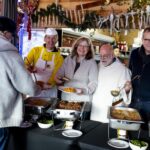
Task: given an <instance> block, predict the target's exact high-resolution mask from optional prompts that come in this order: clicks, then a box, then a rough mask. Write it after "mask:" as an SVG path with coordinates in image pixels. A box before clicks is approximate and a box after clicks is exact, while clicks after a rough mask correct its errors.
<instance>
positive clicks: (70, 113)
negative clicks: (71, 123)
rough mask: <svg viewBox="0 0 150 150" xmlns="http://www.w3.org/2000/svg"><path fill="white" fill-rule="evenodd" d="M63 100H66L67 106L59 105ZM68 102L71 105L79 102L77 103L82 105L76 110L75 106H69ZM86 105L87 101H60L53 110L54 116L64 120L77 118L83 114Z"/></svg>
mask: <svg viewBox="0 0 150 150" xmlns="http://www.w3.org/2000/svg"><path fill="white" fill-rule="evenodd" d="M61 102H64V103H65V104H66V107H65V108H63V107H62V108H59V105H60V103H61ZM67 104H70V105H73V104H77V105H80V106H81V107H80V108H79V109H77V110H76V109H74V108H73V107H72V108H71V107H70V108H69V107H67ZM85 105H86V102H78V101H64V100H61V101H58V102H57V104H56V107H55V109H54V110H53V115H54V118H56V119H63V120H76V119H78V118H80V117H81V116H82V114H83V112H84V108H85Z"/></svg>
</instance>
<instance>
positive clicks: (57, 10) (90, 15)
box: [31, 3, 98, 31]
mask: <svg viewBox="0 0 150 150" xmlns="http://www.w3.org/2000/svg"><path fill="white" fill-rule="evenodd" d="M50 15H54V16H57V17H58V21H59V23H61V24H64V25H66V26H67V27H69V28H73V29H75V28H78V29H79V31H85V30H86V29H87V28H96V20H97V19H98V15H97V14H96V13H95V12H86V14H85V16H84V21H83V22H82V24H76V23H74V22H72V21H71V20H70V18H69V17H68V18H67V17H66V13H65V11H63V10H62V7H61V5H57V6H56V4H55V3H53V4H52V5H48V6H47V8H46V9H43V8H41V9H40V10H39V11H36V12H34V14H32V16H31V17H32V22H33V23H37V22H38V18H39V16H40V17H46V16H47V17H48V16H50Z"/></svg>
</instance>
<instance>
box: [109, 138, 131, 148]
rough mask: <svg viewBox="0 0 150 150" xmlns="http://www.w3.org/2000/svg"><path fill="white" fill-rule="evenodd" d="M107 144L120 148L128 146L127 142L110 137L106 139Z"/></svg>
mask: <svg viewBox="0 0 150 150" xmlns="http://www.w3.org/2000/svg"><path fill="white" fill-rule="evenodd" d="M108 145H110V146H112V147H115V148H120V149H122V148H128V147H129V143H128V142H127V141H124V140H121V139H116V138H113V139H110V140H109V141H108Z"/></svg>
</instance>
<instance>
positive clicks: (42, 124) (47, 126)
mask: <svg viewBox="0 0 150 150" xmlns="http://www.w3.org/2000/svg"><path fill="white" fill-rule="evenodd" d="M37 124H38V126H39V127H40V128H43V129H47V128H50V127H51V126H52V125H53V121H52V122H50V123H42V122H39V121H38V122H37Z"/></svg>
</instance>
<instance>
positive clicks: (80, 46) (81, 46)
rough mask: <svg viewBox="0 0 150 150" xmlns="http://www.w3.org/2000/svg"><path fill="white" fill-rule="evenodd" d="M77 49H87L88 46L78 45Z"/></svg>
mask: <svg viewBox="0 0 150 150" xmlns="http://www.w3.org/2000/svg"><path fill="white" fill-rule="evenodd" d="M78 47H79V48H89V46H88V45H78Z"/></svg>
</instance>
